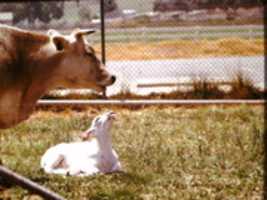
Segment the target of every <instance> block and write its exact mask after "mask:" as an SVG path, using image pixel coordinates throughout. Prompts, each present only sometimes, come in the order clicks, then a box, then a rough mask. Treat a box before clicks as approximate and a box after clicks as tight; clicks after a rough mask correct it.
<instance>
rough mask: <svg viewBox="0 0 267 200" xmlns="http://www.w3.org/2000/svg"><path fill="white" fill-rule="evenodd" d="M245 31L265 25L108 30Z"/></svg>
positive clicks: (110, 31)
mask: <svg viewBox="0 0 267 200" xmlns="http://www.w3.org/2000/svg"><path fill="white" fill-rule="evenodd" d="M198 30H199V31H200V30H205V31H229V30H234V31H245V30H260V31H263V30H264V25H229V26H191V27H139V28H107V30H106V31H107V33H118V32H177V31H183V32H190V31H192V32H195V31H198Z"/></svg>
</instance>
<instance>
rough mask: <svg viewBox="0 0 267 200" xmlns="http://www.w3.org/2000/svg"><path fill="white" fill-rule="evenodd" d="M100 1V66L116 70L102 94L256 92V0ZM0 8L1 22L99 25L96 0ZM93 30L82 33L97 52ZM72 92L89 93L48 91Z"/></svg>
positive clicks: (67, 27) (37, 26) (259, 50)
mask: <svg viewBox="0 0 267 200" xmlns="http://www.w3.org/2000/svg"><path fill="white" fill-rule="evenodd" d="M104 2H105V5H104V8H105V24H106V32H105V35H106V60H107V64H106V65H107V67H108V69H109V71H111V72H112V73H114V74H116V76H117V77H118V79H117V81H116V83H115V84H114V85H113V86H111V87H109V88H108V89H107V95H108V96H109V97H110V98H114V99H118V98H119V99H127V98H138V99H145V98H150V99H154V98H157V99H158V98H164V99H183V98H186V99H187V98H202V99H205V98H261V97H263V96H262V92H263V91H264V36H263V35H264V27H263V6H262V5H261V3H260V1H254V2H250V1H247V2H245V3H243V4H241V3H235V4H230V3H228V1H221V3H218V2H217V3H216V2H215V1H200V0H199V1H190V2H191V3H188V1H174V0H169V1H159V0H146V1H144V0H136V1H130V0H113V1H111V0H106V1H104ZM233 2H235V1H233ZM0 12H1V13H0V21H1V22H2V23H7V24H10V25H15V26H18V27H21V28H26V29H32V30H37V31H46V30H48V29H51V28H54V29H57V30H59V31H61V32H62V33H70V32H71V30H73V29H74V28H76V27H80V28H88V27H92V28H96V29H99V30H100V25H101V23H100V22H101V21H100V1H98V0H84V1H83V0H80V1H53V2H45V1H44V2H42V1H39V2H30V3H1V4H0ZM29 13H30V14H29ZM100 35H101V34H100V31H98V32H97V33H96V34H95V35H93V36H90V37H88V40H89V41H90V42H91V43H92V46H94V48H95V49H96V51H97V52H98V54H99V57H100V54H101V37H100ZM73 93H75V94H76V97H77V96H80V97H81V98H95V96H93V97H90V94H91V93H90V92H89V93H88V90H87V89H83V90H75V91H74V90H64V91H62V90H61V91H60V92H59V91H57V92H53V94H55V95H59V94H60V95H63V96H65V97H66V96H68V95H70V94H73ZM237 93H240V94H239V95H238V94H237ZM72 97H73V95H72Z"/></svg>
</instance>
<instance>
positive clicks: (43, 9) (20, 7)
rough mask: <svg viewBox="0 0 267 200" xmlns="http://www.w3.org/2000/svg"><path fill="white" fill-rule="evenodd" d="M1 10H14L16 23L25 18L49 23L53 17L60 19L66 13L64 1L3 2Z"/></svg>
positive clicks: (32, 21) (0, 6)
mask: <svg viewBox="0 0 267 200" xmlns="http://www.w3.org/2000/svg"><path fill="white" fill-rule="evenodd" d="M0 11H4V12H12V13H13V14H14V18H13V23H15V24H16V23H18V22H20V21H22V20H25V19H26V20H28V21H29V23H34V21H35V20H36V19H39V20H40V21H42V22H45V23H48V22H50V21H51V20H52V19H60V18H61V17H62V16H63V15H64V2H55V1H51V2H39V1H36V2H26V3H1V4H0Z"/></svg>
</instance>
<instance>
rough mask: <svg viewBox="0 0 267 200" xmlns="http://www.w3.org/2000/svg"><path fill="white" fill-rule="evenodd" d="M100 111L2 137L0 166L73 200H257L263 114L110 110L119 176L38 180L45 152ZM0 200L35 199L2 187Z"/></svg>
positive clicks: (32, 123) (44, 121) (235, 109)
mask: <svg viewBox="0 0 267 200" xmlns="http://www.w3.org/2000/svg"><path fill="white" fill-rule="evenodd" d="M104 110H106V109H105V108H102V109H97V108H94V109H93V108H89V109H87V110H85V111H83V112H78V111H72V110H65V111H63V112H59V113H54V112H51V111H38V112H36V113H35V114H34V115H33V116H32V117H31V118H30V119H29V120H28V121H26V122H24V123H22V124H20V125H18V126H17V127H15V128H12V129H9V130H2V131H0V158H1V160H2V162H3V164H4V165H5V166H7V167H10V168H11V169H13V170H15V171H17V172H19V173H21V174H23V175H25V176H27V177H29V178H30V179H32V180H34V181H36V182H38V183H39V184H41V185H44V186H46V187H48V188H50V189H53V190H54V191H56V192H59V193H60V194H61V195H63V196H64V197H66V198H67V199H71V200H72V199H73V200H85V199H86V200H87V199H90V200H110V199H114V200H115V199H116V200H118V199H123V200H124V199H125V200H128V199H144V200H156V199H157V200H158V199H160V200H168V199H173V200H177V199H261V195H262V184H263V168H262V165H263V119H264V118H263V107H262V106H245V105H240V106H228V107H224V106H205V107H187V108H186V107H161V108H159V107H149V108H144V109H138V110H129V109H122V108H121V109H118V108H114V110H115V111H117V113H118V120H117V121H116V122H115V123H114V127H113V129H112V135H113V145H114V148H115V149H116V150H117V152H118V154H119V156H120V159H121V162H122V165H123V169H124V171H125V172H124V173H119V174H111V175H97V176H94V177H88V178H75V177H61V176H54V175H47V174H44V172H43V171H42V170H41V169H40V167H39V161H40V157H41V155H42V154H43V153H44V152H45V150H46V149H47V148H48V147H50V146H52V145H54V144H57V143H60V142H68V141H73V140H76V139H77V135H78V133H79V132H81V131H82V130H85V129H86V128H87V127H88V126H89V124H90V122H91V120H92V118H93V117H94V116H95V115H97V114H98V113H101V112H103V111H104ZM0 199H4V200H5V199H12V200H17V199H18V200H21V199H39V198H38V197H37V198H33V196H32V195H31V194H30V193H28V192H27V191H24V190H22V189H20V188H18V187H15V186H13V187H1V186H0Z"/></svg>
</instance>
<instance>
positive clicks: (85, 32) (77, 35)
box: [74, 29, 95, 38]
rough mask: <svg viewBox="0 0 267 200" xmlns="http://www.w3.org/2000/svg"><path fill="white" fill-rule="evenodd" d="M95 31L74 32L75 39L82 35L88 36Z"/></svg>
mask: <svg viewBox="0 0 267 200" xmlns="http://www.w3.org/2000/svg"><path fill="white" fill-rule="evenodd" d="M94 32H95V30H94V29H83V30H76V31H75V32H74V35H75V37H76V38H80V37H81V36H83V35H90V34H92V33H94Z"/></svg>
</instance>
